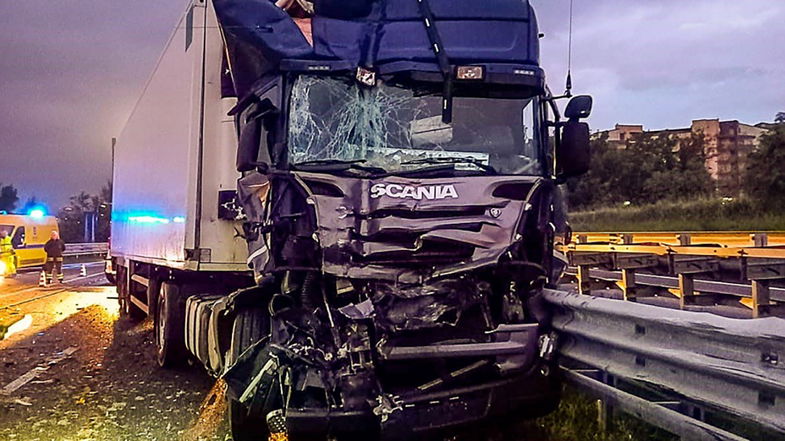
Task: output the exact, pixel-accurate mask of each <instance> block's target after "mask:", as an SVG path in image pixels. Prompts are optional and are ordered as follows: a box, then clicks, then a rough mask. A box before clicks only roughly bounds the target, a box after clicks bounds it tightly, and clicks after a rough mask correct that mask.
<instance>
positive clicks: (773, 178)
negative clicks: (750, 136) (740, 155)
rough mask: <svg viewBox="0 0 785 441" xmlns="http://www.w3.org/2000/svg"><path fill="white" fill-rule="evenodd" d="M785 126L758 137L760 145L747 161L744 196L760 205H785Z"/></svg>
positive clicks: (770, 206)
mask: <svg viewBox="0 0 785 441" xmlns="http://www.w3.org/2000/svg"><path fill="white" fill-rule="evenodd" d="M783 164H785V125H779V126H777V127H776V128H774V129H773V130H772V131H771V132H769V133H767V134H766V135H763V137H761V143H760V146H759V148H758V149H757V150H756V151H754V152H752V153H751V154H750V156H749V158H748V161H747V176H746V179H745V180H744V187H745V191H746V193H747V195H748V196H749V197H750V198H752V199H753V200H755V201H757V202H758V203H759V204H761V205H762V208H766V209H773V208H781V207H782V206H783V205H785V167H783Z"/></svg>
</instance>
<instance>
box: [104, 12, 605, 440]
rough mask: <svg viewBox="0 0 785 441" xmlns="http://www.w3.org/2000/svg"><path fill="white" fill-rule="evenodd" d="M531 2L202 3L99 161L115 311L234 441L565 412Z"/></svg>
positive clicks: (583, 148)
mask: <svg viewBox="0 0 785 441" xmlns="http://www.w3.org/2000/svg"><path fill="white" fill-rule="evenodd" d="M539 38H540V35H539V31H538V26H537V20H536V16H535V12H534V10H533V8H532V7H531V5H529V3H528V1H527V0H483V1H477V0H315V1H313V2H311V1H305V0H279V1H278V2H275V1H270V0H194V2H193V3H192V4H190V5H189V6H188V9H187V11H186V12H185V14H184V15H183V16H182V18H181V20H180V22H179V24H178V25H177V27H176V30H175V31H174V33H173V34H172V37H171V38H170V40H169V42H168V44H167V47H166V49H165V51H164V53H163V55H162V56H161V58H160V59H159V61H158V64H157V66H156V68H155V71H154V73H153V74H152V76H151V77H150V79H149V81H148V83H147V84H146V86H145V88H144V92H143V93H142V95H141V98H140V99H139V101H138V103H137V105H136V106H135V108H134V110H133V112H132V114H131V116H130V118H129V120H128V123H127V125H126V126H125V128H124V130H123V132H122V133H121V135H120V136H119V138H118V143H117V146H116V153H115V155H116V156H115V158H116V159H115V170H114V204H113V213H112V222H113V225H112V243H111V255H112V260H113V266H114V268H115V269H116V274H117V289H118V297H119V299H120V303H121V310H122V311H123V313H124V314H125V315H127V316H129V317H131V318H142V317H144V316H151V317H152V319H153V323H154V335H155V338H154V341H155V348H156V353H157V357H158V361H159V363H160V364H161V366H164V367H166V366H174V365H177V364H180V363H183V362H184V361H186V360H188V359H191V360H197V361H198V362H200V363H201V364H202V365H204V367H205V368H206V369H207V371H208V372H210V373H211V374H212V375H215V376H216V377H220V378H222V379H223V380H224V381H225V383H226V395H227V399H228V402H229V418H230V423H231V428H232V434H233V436H234V439H235V440H256V439H264V438H265V437H266V436H267V435H268V434H269V433H270V431H272V432H276V433H277V432H283V431H285V432H286V433H288V436H290V437H292V438H294V439H297V438H301V437H312V436H316V437H322V438H324V437H327V436H331V437H337V438H339V439H340V438H341V437H351V436H355V435H358V436H362V437H363V438H364V439H372V438H374V437H382V438H384V439H414V438H417V437H419V436H421V435H423V434H429V433H433V432H434V431H439V430H442V429H445V428H453V427H458V426H461V425H466V424H472V423H475V422H477V421H480V420H484V419H487V418H491V417H494V416H503V415H510V414H512V415H514V417H515V418H530V417H536V416H538V415H541V414H542V413H545V412H548V411H549V410H550V409H552V408H553V407H554V406H555V405H556V403H557V402H558V398H559V393H558V391H559V381H558V375H557V369H555V366H554V365H553V360H552V358H551V355H552V353H553V350H554V346H555V344H556V342H555V340H554V338H552V334H551V331H550V328H549V311H548V307H547V305H546V304H545V303H544V302H543V300H542V297H541V291H542V289H543V287H545V286H547V285H548V284H552V283H555V281H556V279H557V278H558V276H559V272H560V269H561V268H560V266H559V265H556V264H555V263H554V260H553V241H554V236H555V234H556V233H557V230H559V228H558V225H557V224H558V222H557V220H556V219H558V218H560V217H562V216H561V214H562V213H559V210H560V204H559V203H558V192H557V186H558V184H559V183H560V182H563V181H564V179H566V178H568V177H570V176H577V175H580V174H581V173H583V172H585V171H586V169H587V167H588V162H589V128H588V125H587V124H586V123H585V122H582V121H581V120H582V119H583V118H586V117H587V116H588V115H589V113H590V111H591V98H590V97H588V96H576V97H573V98H572V99H571V100H570V101H569V103H568V104H567V106H566V109H565V111H564V116H565V119H562V117H561V116H560V113H559V111H558V107H557V105H556V101H557V100H558V99H559V98H564V97H555V96H553V95H552V94H551V93H550V91H549V89H548V87H547V86H546V82H545V73H544V71H543V69H542V68H541V66H540V56H539Z"/></svg>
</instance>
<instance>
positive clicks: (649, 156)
mask: <svg viewBox="0 0 785 441" xmlns="http://www.w3.org/2000/svg"><path fill="white" fill-rule="evenodd" d="M704 145H705V141H704V137H703V135H701V134H691V136H690V137H689V138H687V139H677V138H675V137H673V136H658V135H651V134H641V135H638V136H636V137H635V138H634V139H633V140H632V141H631V142H630V143H629V144H627V146H626V147H625V148H622V149H617V148H614V147H612V146H610V145H609V144H608V142H607V140H606V139H605V138H599V139H595V140H593V141H592V144H591V148H592V159H591V167H590V170H589V172H588V173H587V174H586V175H585V176H582V177H579V178H576V179H571V180H569V181H568V182H567V188H568V190H569V193H568V203H569V205H570V207H571V208H573V209H586V208H592V207H599V206H608V205H617V204H621V203H624V202H626V201H629V202H631V203H633V204H648V203H653V202H657V201H659V200H663V199H684V198H686V197H694V196H704V195H708V194H711V192H712V191H713V189H714V183H713V181H712V180H711V176H709V174H708V172H707V171H706V167H705V162H706V155H705V152H704Z"/></svg>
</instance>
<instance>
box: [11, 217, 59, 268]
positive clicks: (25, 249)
mask: <svg viewBox="0 0 785 441" xmlns="http://www.w3.org/2000/svg"><path fill="white" fill-rule="evenodd" d="M0 230H2V231H7V232H8V236H9V237H11V243H12V244H13V247H14V251H15V255H14V259H15V266H16V268H17V269H20V268H30V267H36V266H41V265H43V264H44V263H46V252H44V244H46V241H47V240H49V236H50V234H51V233H52V231H57V219H56V218H55V217H54V216H45V215H44V214H43V213H42V212H40V211H38V210H33V211H31V213H30V214H27V215H22V214H0ZM0 270H2V268H0ZM3 272H5V271H3Z"/></svg>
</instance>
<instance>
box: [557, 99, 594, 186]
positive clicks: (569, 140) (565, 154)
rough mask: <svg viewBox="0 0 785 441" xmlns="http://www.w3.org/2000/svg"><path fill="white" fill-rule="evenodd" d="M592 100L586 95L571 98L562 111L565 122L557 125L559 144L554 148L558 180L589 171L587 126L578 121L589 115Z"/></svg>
mask: <svg viewBox="0 0 785 441" xmlns="http://www.w3.org/2000/svg"><path fill="white" fill-rule="evenodd" d="M592 104H593V100H592V97H590V96H588V95H578V96H575V97H573V98H572V99H571V100H570V102H569V103H568V104H567V108H566V109H565V110H564V116H565V117H567V119H568V120H567V122H564V123H561V124H559V126H560V127H559V130H560V132H561V136H560V142H559V144H558V146H557V148H556V176H557V177H558V178H559V179H560V180H564V179H567V178H571V177H574V176H580V175H582V174H584V173H586V172H587V171H589V164H590V163H591V148H590V142H589V141H590V134H589V125H588V124H587V123H585V122H581V121H580V119H582V118H587V117H588V116H589V115H591V109H592Z"/></svg>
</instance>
